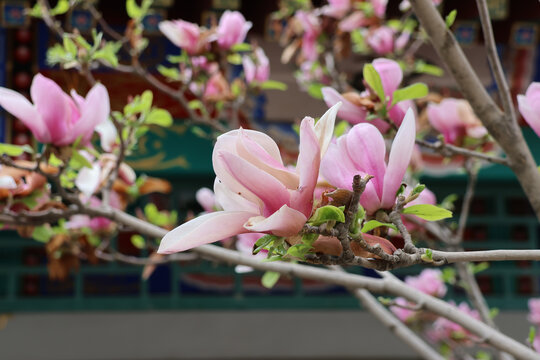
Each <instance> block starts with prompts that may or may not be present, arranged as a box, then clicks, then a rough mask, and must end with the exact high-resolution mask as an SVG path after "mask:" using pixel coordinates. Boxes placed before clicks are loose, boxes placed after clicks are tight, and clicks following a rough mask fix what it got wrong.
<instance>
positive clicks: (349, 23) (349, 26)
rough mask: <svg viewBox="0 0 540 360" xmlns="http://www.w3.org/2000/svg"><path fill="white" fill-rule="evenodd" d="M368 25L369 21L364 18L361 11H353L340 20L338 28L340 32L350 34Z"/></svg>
mask: <svg viewBox="0 0 540 360" xmlns="http://www.w3.org/2000/svg"><path fill="white" fill-rule="evenodd" d="M368 24H369V20H368V19H367V18H366V16H365V15H364V13H363V12H362V11H355V12H353V13H352V14H350V15H349V16H347V17H346V18H345V19H343V20H341V21H340V22H339V24H338V27H339V29H340V30H341V31H345V32H351V31H353V30H356V29H358V28H361V27H364V26H366V25H368Z"/></svg>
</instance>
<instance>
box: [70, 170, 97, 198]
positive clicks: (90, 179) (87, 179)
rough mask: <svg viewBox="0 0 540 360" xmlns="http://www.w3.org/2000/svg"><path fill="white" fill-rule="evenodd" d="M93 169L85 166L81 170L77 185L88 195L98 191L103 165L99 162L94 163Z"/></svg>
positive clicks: (76, 181) (76, 180)
mask: <svg viewBox="0 0 540 360" xmlns="http://www.w3.org/2000/svg"><path fill="white" fill-rule="evenodd" d="M93 165H94V166H92V168H91V169H89V168H87V167H84V168H82V169H81V170H79V173H78V174H77V178H76V179H75V185H76V186H77V187H78V188H79V190H81V191H82V193H83V194H84V195H86V196H87V197H91V196H92V194H94V193H95V192H96V190H97V189H98V187H99V183H100V175H101V167H100V166H99V165H98V164H93Z"/></svg>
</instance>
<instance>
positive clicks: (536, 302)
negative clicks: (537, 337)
mask: <svg viewBox="0 0 540 360" xmlns="http://www.w3.org/2000/svg"><path fill="white" fill-rule="evenodd" d="M528 304H529V317H528V319H529V321H530V322H532V323H533V324H535V325H540V298H536V299H529V303H528Z"/></svg>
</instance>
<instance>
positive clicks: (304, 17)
mask: <svg viewBox="0 0 540 360" xmlns="http://www.w3.org/2000/svg"><path fill="white" fill-rule="evenodd" d="M295 18H296V19H297V20H298V21H299V22H300V24H301V25H302V29H303V30H304V35H303V36H302V54H303V55H304V58H305V60H306V61H315V60H316V59H317V56H318V53H317V38H318V37H319V35H320V33H321V24H320V21H319V18H318V17H317V16H315V14H312V13H309V12H305V11H302V10H299V11H297V12H296V14H295Z"/></svg>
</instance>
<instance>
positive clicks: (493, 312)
mask: <svg viewBox="0 0 540 360" xmlns="http://www.w3.org/2000/svg"><path fill="white" fill-rule="evenodd" d="M499 312H500V310H499V308H496V307H494V308H491V309H489V318H490V319H495V318H496V317H497V315H499Z"/></svg>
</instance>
